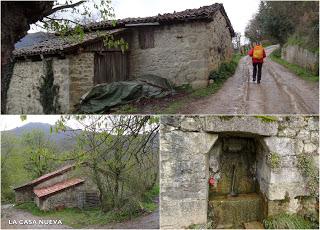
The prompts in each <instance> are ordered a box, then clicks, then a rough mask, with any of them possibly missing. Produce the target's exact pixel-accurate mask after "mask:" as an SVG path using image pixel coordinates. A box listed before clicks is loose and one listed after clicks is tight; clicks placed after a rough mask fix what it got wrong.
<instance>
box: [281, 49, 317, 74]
mask: <svg viewBox="0 0 320 230" xmlns="http://www.w3.org/2000/svg"><path fill="white" fill-rule="evenodd" d="M281 58H282V59H284V60H286V61H287V62H289V63H293V64H297V65H299V66H301V67H303V68H306V69H309V70H311V71H319V55H318V54H315V53H312V52H310V51H308V50H306V49H303V48H302V47H299V46H297V45H294V46H293V45H287V46H285V47H283V48H282V52H281Z"/></svg>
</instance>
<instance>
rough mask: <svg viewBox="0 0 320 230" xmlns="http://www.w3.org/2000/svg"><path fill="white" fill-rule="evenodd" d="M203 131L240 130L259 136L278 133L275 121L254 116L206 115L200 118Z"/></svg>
mask: <svg viewBox="0 0 320 230" xmlns="http://www.w3.org/2000/svg"><path fill="white" fill-rule="evenodd" d="M201 120H202V127H203V131H205V132H214V133H219V132H239V133H240V132H241V133H247V134H254V135H261V136H275V135H277V133H278V122H277V121H270V122H267V121H264V120H263V119H260V118H255V117H245V116H236V117H217V116H207V117H203V118H202V119H201Z"/></svg>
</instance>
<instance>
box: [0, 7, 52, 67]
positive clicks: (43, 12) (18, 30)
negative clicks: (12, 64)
mask: <svg viewBox="0 0 320 230" xmlns="http://www.w3.org/2000/svg"><path fill="white" fill-rule="evenodd" d="M52 7H53V1H26V2H14V1H11V2H4V1H2V2H1V15H2V16H1V66H2V67H3V65H6V64H7V63H8V62H9V60H10V58H11V57H12V51H13V50H14V44H15V43H16V42H18V41H19V40H20V39H21V38H23V37H24V36H25V35H26V34H27V32H28V30H29V29H30V24H33V23H35V22H37V21H39V20H41V19H43V17H44V16H47V14H48V12H50V10H51V9H52Z"/></svg>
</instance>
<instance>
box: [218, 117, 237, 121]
mask: <svg viewBox="0 0 320 230" xmlns="http://www.w3.org/2000/svg"><path fill="white" fill-rule="evenodd" d="M219 118H220V120H222V121H230V120H231V119H232V118H234V116H219Z"/></svg>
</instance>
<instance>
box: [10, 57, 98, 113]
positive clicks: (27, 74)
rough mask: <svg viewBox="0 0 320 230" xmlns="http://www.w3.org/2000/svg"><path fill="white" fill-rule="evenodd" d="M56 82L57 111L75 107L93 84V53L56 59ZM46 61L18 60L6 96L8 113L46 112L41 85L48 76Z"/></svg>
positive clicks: (53, 63) (55, 103) (70, 109)
mask: <svg viewBox="0 0 320 230" xmlns="http://www.w3.org/2000/svg"><path fill="white" fill-rule="evenodd" d="M52 71H53V75H54V82H53V84H54V85H56V86H58V92H57V95H55V100H54V104H53V106H54V107H55V109H56V113H57V114H59V113H68V112H70V111H72V110H74V108H75V107H74V106H75V105H76V104H77V103H79V101H80V97H81V96H82V95H83V94H84V93H86V92H87V91H88V90H89V89H90V88H91V87H92V86H93V77H94V53H81V54H78V55H70V56H68V57H67V58H65V59H58V58H53V62H52ZM45 72H46V70H45V65H44V61H19V62H16V63H15V66H14V70H13V76H12V79H11V82H10V86H9V90H8V99H7V111H6V112H7V113H8V114H43V113H44V109H43V107H42V104H41V103H40V92H39V88H40V87H41V85H42V83H43V77H44V76H45V75H46V73H45Z"/></svg>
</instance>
